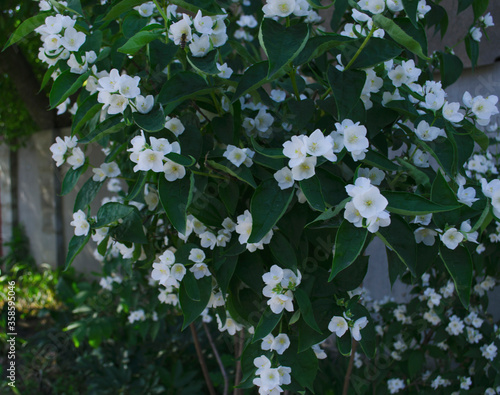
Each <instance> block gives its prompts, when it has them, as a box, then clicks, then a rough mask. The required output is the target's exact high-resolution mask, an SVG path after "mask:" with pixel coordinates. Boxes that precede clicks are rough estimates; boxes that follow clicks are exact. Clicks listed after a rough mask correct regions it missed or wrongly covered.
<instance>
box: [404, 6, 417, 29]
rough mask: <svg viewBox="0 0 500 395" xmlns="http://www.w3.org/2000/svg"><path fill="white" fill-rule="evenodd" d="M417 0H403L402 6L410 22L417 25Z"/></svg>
mask: <svg viewBox="0 0 500 395" xmlns="http://www.w3.org/2000/svg"><path fill="white" fill-rule="evenodd" d="M418 1H419V0H403V8H404V10H405V12H406V15H407V16H408V18H409V19H410V21H411V23H413V25H415V27H418V13H417V5H418Z"/></svg>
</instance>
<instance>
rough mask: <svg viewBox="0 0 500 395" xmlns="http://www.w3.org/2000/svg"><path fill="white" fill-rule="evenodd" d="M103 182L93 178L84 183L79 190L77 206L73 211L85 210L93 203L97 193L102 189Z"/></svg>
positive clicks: (76, 200)
mask: <svg viewBox="0 0 500 395" xmlns="http://www.w3.org/2000/svg"><path fill="white" fill-rule="evenodd" d="M101 186H102V182H96V181H94V180H93V179H92V177H91V178H89V179H88V180H87V182H85V184H83V187H82V189H80V190H79V191H78V194H77V195H76V199H75V206H74V207H73V212H74V213H76V212H77V211H78V210H85V208H86V207H87V206H88V205H89V204H90V203H92V201H93V200H94V198H95V197H96V195H97V193H98V192H99V190H100V189H101Z"/></svg>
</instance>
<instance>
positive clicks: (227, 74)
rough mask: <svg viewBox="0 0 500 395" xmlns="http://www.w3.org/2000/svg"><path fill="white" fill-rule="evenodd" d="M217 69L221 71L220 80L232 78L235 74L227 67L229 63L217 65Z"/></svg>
mask: <svg viewBox="0 0 500 395" xmlns="http://www.w3.org/2000/svg"><path fill="white" fill-rule="evenodd" d="M216 66H217V69H218V70H219V71H220V73H219V74H217V75H218V76H219V77H220V78H226V79H228V78H231V75H232V74H233V69H232V68H231V67H229V66H228V65H227V63H224V64H222V65H221V64H220V63H217V65H216Z"/></svg>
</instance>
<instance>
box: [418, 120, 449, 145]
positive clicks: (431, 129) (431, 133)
mask: <svg viewBox="0 0 500 395" xmlns="http://www.w3.org/2000/svg"><path fill="white" fill-rule="evenodd" d="M443 133H444V132H443V131H442V129H439V128H436V127H435V126H430V125H429V124H428V123H427V122H426V121H420V122H419V124H418V126H417V128H416V129H415V134H416V135H417V136H418V137H419V138H420V140H423V141H433V140H435V139H436V138H437V137H438V136H441V135H442V134H443Z"/></svg>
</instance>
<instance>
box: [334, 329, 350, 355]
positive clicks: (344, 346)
mask: <svg viewBox="0 0 500 395" xmlns="http://www.w3.org/2000/svg"><path fill="white" fill-rule="evenodd" d="M336 338H337V349H338V350H339V352H340V353H341V354H342V355H343V356H344V357H348V356H349V355H351V346H352V339H351V336H350V333H349V331H347V332H346V333H344V335H343V336H341V337H338V336H336Z"/></svg>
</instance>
